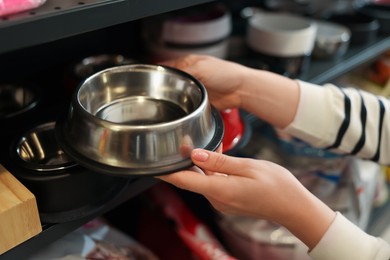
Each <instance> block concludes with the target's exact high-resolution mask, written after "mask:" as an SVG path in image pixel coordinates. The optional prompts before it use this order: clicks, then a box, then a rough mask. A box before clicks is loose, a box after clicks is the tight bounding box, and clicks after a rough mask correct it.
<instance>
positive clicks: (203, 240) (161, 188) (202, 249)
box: [151, 183, 236, 260]
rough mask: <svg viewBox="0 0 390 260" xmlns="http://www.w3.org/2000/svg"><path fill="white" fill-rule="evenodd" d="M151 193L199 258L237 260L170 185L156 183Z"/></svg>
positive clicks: (205, 259)
mask: <svg viewBox="0 0 390 260" xmlns="http://www.w3.org/2000/svg"><path fill="white" fill-rule="evenodd" d="M151 195H152V198H153V200H154V201H155V202H156V203H157V205H158V206H159V207H161V208H162V211H163V212H164V214H165V215H166V216H167V217H168V218H170V219H172V220H173V221H174V222H175V225H176V232H177V234H178V235H179V237H180V238H181V239H182V240H183V242H184V244H186V245H187V247H188V248H189V249H190V250H191V251H192V253H193V254H194V255H195V256H197V257H198V259H199V260H236V258H235V257H233V256H230V255H229V254H228V253H227V252H226V251H225V249H224V248H223V246H222V245H221V244H220V243H219V241H218V240H217V239H216V237H215V236H214V235H213V234H212V233H211V231H210V230H209V228H208V227H207V226H206V225H205V224H204V223H202V222H201V221H200V220H199V219H198V218H197V217H196V216H195V215H194V214H193V213H192V212H191V210H190V209H189V208H188V207H187V206H186V205H185V204H184V202H183V201H182V200H181V199H180V198H179V196H178V195H177V194H176V193H175V191H174V190H172V189H171V188H170V187H169V186H168V185H166V184H163V183H161V184H159V185H156V186H155V187H153V188H152V189H151Z"/></svg>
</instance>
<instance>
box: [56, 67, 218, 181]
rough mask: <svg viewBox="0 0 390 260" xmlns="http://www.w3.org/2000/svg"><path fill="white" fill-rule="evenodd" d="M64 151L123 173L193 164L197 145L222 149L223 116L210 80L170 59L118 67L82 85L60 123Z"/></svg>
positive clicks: (86, 163)
mask: <svg viewBox="0 0 390 260" xmlns="http://www.w3.org/2000/svg"><path fill="white" fill-rule="evenodd" d="M57 136H58V139H59V141H60V143H61V146H62V148H63V149H64V151H65V152H66V153H67V154H69V155H70V156H71V157H72V158H74V159H75V160H76V161H77V162H78V163H80V164H81V165H84V166H85V167H87V168H90V169H93V170H95V171H98V172H102V173H107V174H116V175H159V174H165V173H169V172H173V171H177V170H181V169H184V168H188V167H190V166H191V165H192V162H191V160H190V158H189V155H190V152H191V150H192V149H194V148H205V149H208V150H215V149H216V148H217V147H218V146H219V145H220V143H221V140H222V138H223V121H222V119H221V116H220V114H219V112H218V111H216V110H215V109H214V108H213V107H212V106H211V105H210V103H209V101H208V96H207V92H206V90H205V88H204V86H203V85H202V84H201V83H200V82H199V81H198V80H197V79H195V78H194V77H192V76H191V75H189V74H187V73H185V72H183V71H180V70H177V69H174V68H170V67H165V66H158V65H146V64H133V65H124V66H117V67H112V68H109V69H106V70H103V71H100V72H98V73H96V74H94V75H92V76H90V77H89V78H87V79H86V80H85V81H84V82H83V83H82V84H81V85H80V86H79V88H78V89H77V90H76V91H75V93H74V96H73V99H72V101H71V105H70V110H69V113H68V116H67V118H65V119H64V120H61V121H59V122H58V123H57Z"/></svg>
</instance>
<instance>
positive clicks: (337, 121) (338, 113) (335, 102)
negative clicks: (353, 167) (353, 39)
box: [285, 81, 390, 165]
mask: <svg viewBox="0 0 390 260" xmlns="http://www.w3.org/2000/svg"><path fill="white" fill-rule="evenodd" d="M299 84H300V88H301V93H300V102H299V106H298V111H297V114H296V117H295V119H294V121H293V122H292V123H291V124H290V125H289V126H288V127H286V129H285V130H286V131H287V132H288V133H290V134H292V135H294V136H296V137H298V138H300V139H302V140H304V141H306V142H308V143H309V144H311V145H313V146H315V147H320V148H328V149H331V150H333V151H337V152H341V153H347V154H352V155H356V156H358V157H360V158H363V159H368V160H372V161H375V162H379V163H380V164H384V165H390V139H389V138H390V116H389V113H390V101H389V100H388V99H387V98H385V97H380V96H375V95H373V94H371V93H368V92H365V91H363V90H359V89H356V88H339V87H336V86H334V85H332V84H326V85H324V86H317V85H314V84H310V83H307V82H303V81H299Z"/></svg>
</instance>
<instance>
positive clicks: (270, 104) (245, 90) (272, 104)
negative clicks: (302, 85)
mask: <svg viewBox="0 0 390 260" xmlns="http://www.w3.org/2000/svg"><path fill="white" fill-rule="evenodd" d="M238 92H239V95H240V97H241V104H240V108H242V109H244V110H245V111H248V112H250V113H252V114H254V115H256V116H257V117H259V118H261V119H262V120H264V121H266V122H268V123H270V124H271V125H274V126H275V127H279V128H284V127H286V126H287V125H288V124H290V123H291V122H292V121H293V120H294V117H295V114H296V111H297V107H298V103H299V95H300V94H299V85H298V83H297V82H296V81H295V80H292V79H289V78H286V77H283V76H280V75H278V74H275V73H271V72H268V71H261V70H255V69H249V70H246V72H245V75H243V80H242V86H241V87H240V89H239V91H238Z"/></svg>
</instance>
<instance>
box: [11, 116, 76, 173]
mask: <svg viewBox="0 0 390 260" xmlns="http://www.w3.org/2000/svg"><path fill="white" fill-rule="evenodd" d="M54 126H55V123H54V122H53V123H46V124H42V125H39V126H37V127H35V128H34V129H32V130H31V131H29V132H27V133H26V134H25V135H24V136H22V137H21V138H20V141H19V142H18V144H17V146H16V153H17V156H18V158H19V159H20V160H21V162H22V165H23V166H24V167H27V168H30V169H34V170H37V171H48V170H59V169H64V168H68V167H70V166H73V165H75V163H74V162H73V161H72V160H71V159H70V157H68V156H67V155H66V154H65V153H64V152H63V150H62V149H61V148H60V146H59V144H58V142H57V140H56V137H55V133H54Z"/></svg>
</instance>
